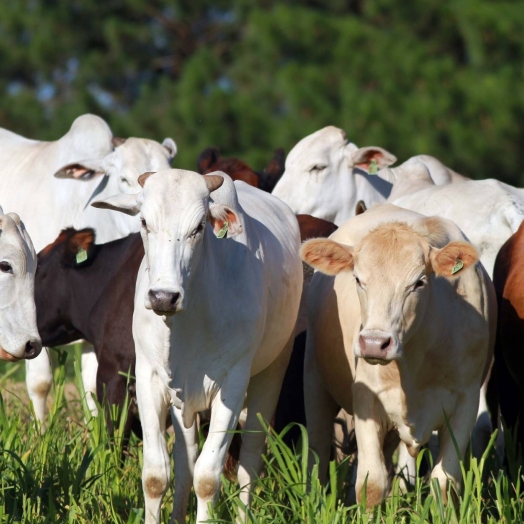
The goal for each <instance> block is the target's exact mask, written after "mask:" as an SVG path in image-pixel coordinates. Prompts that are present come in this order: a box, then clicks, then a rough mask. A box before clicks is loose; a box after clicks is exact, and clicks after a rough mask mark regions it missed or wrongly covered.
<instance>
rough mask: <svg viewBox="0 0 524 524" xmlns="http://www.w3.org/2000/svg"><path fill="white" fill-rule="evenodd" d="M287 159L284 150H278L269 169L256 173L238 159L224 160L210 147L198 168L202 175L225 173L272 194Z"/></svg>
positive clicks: (201, 158) (199, 161)
mask: <svg viewBox="0 0 524 524" xmlns="http://www.w3.org/2000/svg"><path fill="white" fill-rule="evenodd" d="M285 158H286V156H285V154H284V150H283V149H277V150H275V153H274V155H273V158H272V159H271V161H270V162H269V164H268V165H267V167H266V168H265V169H264V170H263V171H261V172H256V171H253V170H252V169H251V168H250V167H249V166H248V165H247V164H245V163H244V162H243V161H242V160H239V159H238V158H232V157H231V158H222V157H221V156H220V151H219V149H218V147H208V148H207V149H204V151H202V152H201V153H200V155H199V156H198V160H197V166H198V172H199V173H200V174H201V175H205V174H207V173H212V172H213V171H223V172H224V173H227V174H228V175H229V176H230V177H231V178H232V179H233V180H242V181H243V182H245V183H246V184H249V185H250V186H253V187H258V188H259V189H262V191H266V192H268V193H271V191H273V188H274V187H275V185H276V183H277V182H278V181H279V180H280V177H281V176H282V174H283V173H284V161H285Z"/></svg>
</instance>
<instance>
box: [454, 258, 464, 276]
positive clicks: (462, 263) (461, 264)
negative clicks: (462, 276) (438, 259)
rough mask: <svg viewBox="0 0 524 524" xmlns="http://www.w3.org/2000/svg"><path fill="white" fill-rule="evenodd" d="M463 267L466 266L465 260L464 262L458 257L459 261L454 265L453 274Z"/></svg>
mask: <svg viewBox="0 0 524 524" xmlns="http://www.w3.org/2000/svg"><path fill="white" fill-rule="evenodd" d="M463 267H464V262H462V260H460V258H457V262H456V263H455V265H454V266H453V269H452V270H451V274H452V275H454V274H455V273H458V272H459V271H460V270H461V269H462V268H463Z"/></svg>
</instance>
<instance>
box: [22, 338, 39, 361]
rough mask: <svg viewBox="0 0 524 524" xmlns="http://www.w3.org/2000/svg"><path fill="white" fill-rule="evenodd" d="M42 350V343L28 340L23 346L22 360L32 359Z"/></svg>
mask: <svg viewBox="0 0 524 524" xmlns="http://www.w3.org/2000/svg"><path fill="white" fill-rule="evenodd" d="M41 350H42V343H41V342H40V341H39V340H36V339H33V340H29V341H28V342H27V343H26V345H25V350H24V358H26V359H32V358H35V357H37V356H38V355H39V354H40V351H41Z"/></svg>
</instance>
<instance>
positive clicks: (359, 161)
mask: <svg viewBox="0 0 524 524" xmlns="http://www.w3.org/2000/svg"><path fill="white" fill-rule="evenodd" d="M396 161H397V157H396V156H395V155H392V154H391V153H390V152H389V151H386V150H385V149H382V148H381V147H376V146H371V147H361V148H360V149H357V150H356V151H353V152H352V153H351V154H350V156H349V166H350V167H358V168H360V169H363V170H364V171H369V169H370V166H371V165H372V163H374V164H375V166H376V167H378V168H383V167H388V166H389V165H391V164H394V163H395V162H396ZM374 174H376V173H374Z"/></svg>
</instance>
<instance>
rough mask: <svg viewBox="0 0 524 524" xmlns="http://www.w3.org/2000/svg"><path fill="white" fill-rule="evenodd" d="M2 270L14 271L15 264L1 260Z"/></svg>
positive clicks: (4, 271) (0, 268)
mask: <svg viewBox="0 0 524 524" xmlns="http://www.w3.org/2000/svg"><path fill="white" fill-rule="evenodd" d="M0 271H1V272H2V273H13V266H11V264H10V263H9V262H0Z"/></svg>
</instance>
